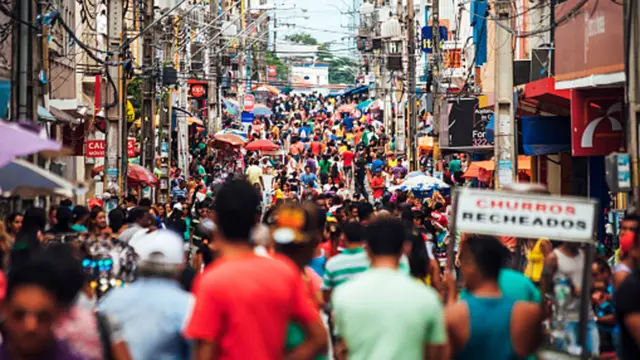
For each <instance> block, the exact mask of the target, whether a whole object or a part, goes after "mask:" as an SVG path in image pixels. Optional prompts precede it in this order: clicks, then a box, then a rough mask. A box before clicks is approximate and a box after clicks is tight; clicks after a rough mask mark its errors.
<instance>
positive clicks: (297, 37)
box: [284, 32, 318, 45]
mask: <svg viewBox="0 0 640 360" xmlns="http://www.w3.org/2000/svg"><path fill="white" fill-rule="evenodd" d="M284 39H285V40H287V41H289V42H292V43H294V44H300V45H318V40H316V39H315V38H314V37H313V36H311V35H310V34H307V33H305V32H300V33H295V34H290V35H287V36H285V37H284Z"/></svg>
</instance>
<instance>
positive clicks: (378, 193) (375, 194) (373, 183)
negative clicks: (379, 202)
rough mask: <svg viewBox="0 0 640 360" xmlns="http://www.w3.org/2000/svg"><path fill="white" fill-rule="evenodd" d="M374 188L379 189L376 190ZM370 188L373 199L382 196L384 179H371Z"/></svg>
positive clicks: (375, 177)
mask: <svg viewBox="0 0 640 360" xmlns="http://www.w3.org/2000/svg"><path fill="white" fill-rule="evenodd" d="M376 186H381V187H380V188H378V189H376ZM371 187H372V188H373V198H374V199H379V198H381V197H383V196H384V179H383V178H382V176H374V177H373V179H371Z"/></svg>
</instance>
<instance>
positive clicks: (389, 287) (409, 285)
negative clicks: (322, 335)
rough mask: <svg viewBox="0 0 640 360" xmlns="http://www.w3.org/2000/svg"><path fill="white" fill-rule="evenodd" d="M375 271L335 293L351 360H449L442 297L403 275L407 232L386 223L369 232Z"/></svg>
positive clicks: (391, 222)
mask: <svg viewBox="0 0 640 360" xmlns="http://www.w3.org/2000/svg"><path fill="white" fill-rule="evenodd" d="M366 238H367V252H368V253H369V256H370V257H371V269H369V270H367V271H365V272H363V273H362V274H360V275H358V277H355V278H353V279H352V280H350V281H349V282H347V283H345V284H344V285H342V286H340V287H338V288H337V289H336V290H335V293H334V296H333V298H332V306H333V309H334V314H335V319H336V328H337V331H338V335H339V336H340V337H341V338H342V341H343V342H344V346H346V353H347V354H348V358H349V359H353V360H359V359H362V360H376V359H380V360H386V359H403V360H404V359H406V360H414V359H415V360H418V359H444V358H445V357H444V355H445V353H444V350H445V344H446V340H447V336H446V331H445V324H444V313H443V309H442V305H441V304H440V301H439V299H438V294H437V293H436V292H435V291H434V290H433V289H431V288H429V287H426V286H423V285H421V284H420V283H418V282H416V281H414V280H412V278H410V277H407V276H406V275H404V274H403V273H402V272H400V271H399V269H398V267H399V264H400V257H401V256H402V251H403V246H404V244H405V227H404V225H403V223H402V222H401V221H400V220H399V219H394V218H390V217H380V218H377V219H376V220H374V221H373V222H371V223H370V224H369V225H368V226H367V229H366Z"/></svg>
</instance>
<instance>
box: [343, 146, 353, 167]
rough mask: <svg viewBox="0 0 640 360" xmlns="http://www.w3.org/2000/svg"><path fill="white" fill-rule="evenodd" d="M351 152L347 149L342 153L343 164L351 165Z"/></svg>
mask: <svg viewBox="0 0 640 360" xmlns="http://www.w3.org/2000/svg"><path fill="white" fill-rule="evenodd" d="M353 156H354V155H353V153H352V152H351V151H349V150H347V151H345V152H343V153H342V158H343V159H344V166H353Z"/></svg>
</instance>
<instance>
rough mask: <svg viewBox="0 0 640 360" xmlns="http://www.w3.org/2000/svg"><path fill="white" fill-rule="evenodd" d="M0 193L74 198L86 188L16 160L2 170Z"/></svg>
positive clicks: (0, 174) (23, 161) (28, 163)
mask: <svg viewBox="0 0 640 360" xmlns="http://www.w3.org/2000/svg"><path fill="white" fill-rule="evenodd" d="M0 192H1V193H3V194H7V195H13V196H22V197H35V196H46V195H60V196H65V197H72V196H73V195H74V194H82V193H85V192H86V188H85V187H83V186H79V185H76V184H73V183H72V182H70V181H69V180H67V179H65V178H63V177H61V176H58V175H56V174H54V173H52V172H51V171H48V170H46V169H43V168H40V167H38V166H36V165H35V164H32V163H30V162H27V161H25V160H20V159H16V160H13V161H11V162H9V163H8V164H6V165H5V166H3V167H2V168H0Z"/></svg>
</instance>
